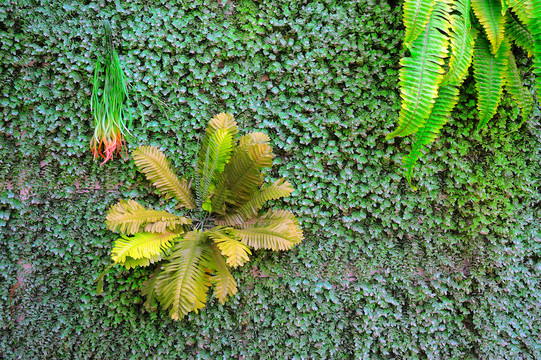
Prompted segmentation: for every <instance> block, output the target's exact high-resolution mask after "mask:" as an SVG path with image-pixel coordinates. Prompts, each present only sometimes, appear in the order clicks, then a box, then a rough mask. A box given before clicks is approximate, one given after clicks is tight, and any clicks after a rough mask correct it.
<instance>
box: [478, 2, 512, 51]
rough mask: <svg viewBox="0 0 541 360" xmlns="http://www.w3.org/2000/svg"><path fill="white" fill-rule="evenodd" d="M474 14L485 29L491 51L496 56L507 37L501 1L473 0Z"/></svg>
mask: <svg viewBox="0 0 541 360" xmlns="http://www.w3.org/2000/svg"><path fill="white" fill-rule="evenodd" d="M472 8H473V12H474V13H475V15H476V16H477V19H479V22H480V23H481V25H483V28H484V29H485V32H486V35H487V38H488V40H489V41H490V44H491V48H490V51H491V52H492V54H493V55H496V53H497V52H498V49H499V48H500V45H501V44H502V42H503V39H504V37H505V16H504V15H503V14H502V3H501V1H500V0H472Z"/></svg>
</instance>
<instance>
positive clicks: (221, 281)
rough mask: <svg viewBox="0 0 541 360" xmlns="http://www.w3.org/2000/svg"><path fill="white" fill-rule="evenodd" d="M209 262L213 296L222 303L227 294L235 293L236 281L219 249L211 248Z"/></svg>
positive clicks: (232, 294)
mask: <svg viewBox="0 0 541 360" xmlns="http://www.w3.org/2000/svg"><path fill="white" fill-rule="evenodd" d="M211 264H212V267H211V269H212V270H213V271H214V273H213V274H212V276H211V277H210V282H211V283H212V285H214V296H216V298H218V301H219V302H220V304H222V305H223V304H225V302H226V300H227V297H228V296H234V295H235V294H236V293H237V282H236V281H235V278H234V277H233V275H231V272H230V271H229V268H228V267H227V264H226V263H225V261H224V258H223V256H222V254H221V252H220V250H219V249H217V248H215V247H212V248H211Z"/></svg>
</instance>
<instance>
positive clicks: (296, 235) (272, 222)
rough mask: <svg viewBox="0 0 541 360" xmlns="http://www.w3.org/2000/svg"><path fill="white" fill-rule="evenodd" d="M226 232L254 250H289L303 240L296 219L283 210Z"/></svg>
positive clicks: (269, 213) (270, 212) (272, 212)
mask: <svg viewBox="0 0 541 360" xmlns="http://www.w3.org/2000/svg"><path fill="white" fill-rule="evenodd" d="M228 230H229V231H230V233H231V234H232V235H234V236H235V237H237V238H239V239H241V241H242V242H243V243H245V244H246V245H248V246H250V247H252V248H254V249H256V250H257V249H271V250H274V251H278V250H289V249H291V248H292V247H293V246H294V245H295V244H298V243H300V242H301V241H302V239H303V238H304V236H303V234H302V230H301V228H300V227H299V222H298V220H297V218H296V217H295V216H294V215H293V214H292V213H290V212H289V211H285V210H277V211H269V212H268V213H267V214H265V215H263V216H262V217H260V218H257V219H253V220H250V221H247V222H244V223H242V224H239V225H237V226H235V229H233V228H229V229H228Z"/></svg>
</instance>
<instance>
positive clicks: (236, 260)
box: [207, 228, 252, 267]
mask: <svg viewBox="0 0 541 360" xmlns="http://www.w3.org/2000/svg"><path fill="white" fill-rule="evenodd" d="M207 233H208V234H209V237H210V238H211V239H212V240H214V243H215V244H216V246H217V247H218V249H220V251H221V252H222V254H223V255H224V256H225V257H226V261H227V264H229V266H231V267H237V266H242V265H244V263H245V262H247V261H248V260H250V258H249V257H248V255H251V254H252V252H251V251H250V248H248V246H246V245H245V244H243V243H241V242H240V241H238V240H237V239H235V238H234V237H232V236H229V235H228V234H227V233H226V232H225V231H224V230H222V229H221V228H214V229H212V230H209V231H207Z"/></svg>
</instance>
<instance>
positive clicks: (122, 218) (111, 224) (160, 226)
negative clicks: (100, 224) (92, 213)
mask: <svg viewBox="0 0 541 360" xmlns="http://www.w3.org/2000/svg"><path fill="white" fill-rule="evenodd" d="M191 222H192V221H191V220H190V219H187V218H185V217H181V216H176V215H173V214H170V213H168V212H167V211H158V210H153V209H145V208H144V207H143V206H142V205H140V204H138V203H137V202H136V201H133V200H127V201H126V200H120V201H119V202H118V203H116V204H114V205H112V206H111V208H110V209H109V211H108V212H107V217H106V220H105V224H106V225H107V228H108V229H109V230H111V231H116V232H121V233H123V234H126V235H133V234H135V233H137V232H140V231H145V232H165V231H166V229H169V230H175V228H176V227H177V225H188V224H191Z"/></svg>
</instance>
